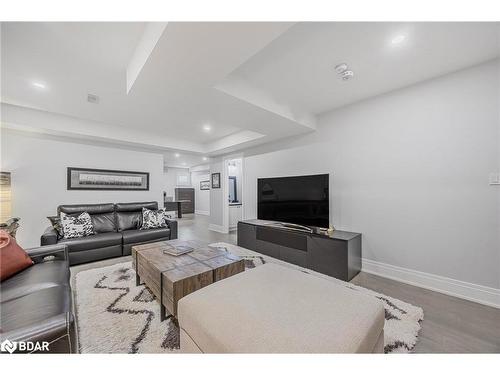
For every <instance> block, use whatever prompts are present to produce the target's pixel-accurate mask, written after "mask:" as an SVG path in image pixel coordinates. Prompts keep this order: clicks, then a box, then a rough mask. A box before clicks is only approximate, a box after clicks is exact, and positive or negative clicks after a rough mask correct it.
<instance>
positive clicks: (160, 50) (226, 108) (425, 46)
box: [1, 22, 500, 167]
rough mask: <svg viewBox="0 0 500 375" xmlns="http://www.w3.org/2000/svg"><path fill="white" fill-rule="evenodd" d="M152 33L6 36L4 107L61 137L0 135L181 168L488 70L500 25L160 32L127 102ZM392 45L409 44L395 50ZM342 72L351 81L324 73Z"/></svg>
mask: <svg viewBox="0 0 500 375" xmlns="http://www.w3.org/2000/svg"><path fill="white" fill-rule="evenodd" d="M147 28H148V24H146V23H111V22H107V23H2V40H1V41H2V45H1V48H2V51H1V52H2V56H1V63H2V64H1V75H2V77H1V78H2V82H1V89H2V90H1V94H2V97H1V101H2V103H5V104H4V105H15V106H20V107H26V108H30V109H35V110H37V109H38V110H42V111H46V112H50V113H56V114H62V115H65V116H67V117H65V118H66V119H67V121H62V123H59V124H58V125H57V126H58V127H57V128H56V125H55V123H56V121H53V120H51V119H50V118H47V119H46V121H44V123H43V126H42V125H40V124H39V123H36V122H34V120H32V123H28V122H29V120H30V119H33V118H34V117H33V111H31V112H30V113H29V115H25V116H23V117H22V118H23V121H24V122H25V123H22V124H21V123H16V121H20V120H19V119H20V118H21V116H19V108H17V109H16V110H15V111H14V110H9V111H4V113H13V114H14V113H16V114H17V115H16V116H14V115H13V117H12V118H8V119H6V118H2V122H3V123H7V122H8V123H9V126H11V127H16V126H24V128H25V129H28V128H29V129H30V131H42V130H43V131H44V132H46V133H50V134H57V133H58V132H59V133H61V134H62V133H64V136H66V137H68V136H70V135H71V134H73V135H74V136H75V137H83V136H85V137H86V139H89V138H91V137H93V136H94V137H96V139H99V140H101V141H102V140H104V141H109V142H113V140H115V141H116V142H121V143H122V144H128V145H131V146H134V145H136V146H138V147H139V146H140V147H142V148H144V147H148V145H149V146H151V148H152V149H154V150H156V152H162V153H163V154H164V155H165V163H166V165H169V166H187V167H190V166H192V165H197V164H201V163H203V162H204V161H203V159H202V158H203V156H211V155H218V154H222V153H227V152H232V151H235V150H238V149H241V148H244V147H248V146H250V145H255V144H259V143H264V142H269V141H272V140H276V139H279V138H282V137H287V136H291V135H297V134H301V133H305V132H311V131H314V128H315V124H316V117H317V116H318V115H320V114H321V113H323V112H326V111H329V110H331V109H334V108H337V107H339V106H343V105H346V104H350V103H353V102H356V101H359V100H363V99H365V98H368V97H371V96H374V95H379V94H381V93H384V92H387V91H391V90H395V89H398V88H401V87H404V86H407V85H411V84H414V83H417V82H420V81H423V80H427V79H430V78H433V77H437V76H440V75H443V74H446V73H449V72H453V71H455V70H458V69H462V68H465V67H468V66H471V65H474V64H478V63H481V62H484V61H487V60H489V59H493V58H495V57H498V56H499V45H500V44H499V30H500V28H499V24H498V23H403V24H402V23H298V24H291V23H278V22H272V23H220V22H213V23H203V22H202V23H167V24H166V27H164V30H163V32H161V33H160V34H159V37H158V38H157V39H155V40H150V42H151V45H153V46H154V48H152V50H151V51H150V54H149V56H146V58H145V60H144V61H145V63H144V64H143V65H142V68H141V69H140V70H139V72H138V74H137V78H136V80H135V82H134V83H133V85H132V87H131V89H130V92H129V93H127V79H126V71H127V67H128V66H129V64H130V63H131V61H132V60H133V58H134V56H135V55H137V51H138V50H139V48H140V46H141V43H142V42H141V41H144V38H146V37H148V36H149V34H148V33H147V32H146V30H147ZM160 30H161V29H160ZM397 35H404V36H405V40H404V42H403V43H401V44H400V45H397V46H394V45H392V44H391V40H392V39H393V38H394V37H395V36H397ZM342 62H345V63H347V64H348V65H349V67H350V68H351V69H352V70H354V72H355V77H354V78H353V79H352V80H350V81H347V82H344V81H341V80H340V79H339V78H338V76H337V75H336V73H335V71H334V69H333V67H334V66H335V65H336V64H338V63H342ZM33 82H39V83H43V84H44V85H46V88H45V89H40V88H36V87H33V85H32V83H33ZM88 93H92V94H96V95H98V96H99V98H100V102H99V104H90V103H88V102H87V101H86V98H87V94H88ZM4 117H5V116H4ZM72 119H74V121H73V120H72ZM77 120H78V122H76V121H77ZM84 121H87V123H85V122H84ZM204 125H210V127H211V130H210V131H208V132H207V131H204V130H203V126H204ZM42 127H43V128H44V129H41V128H42ZM51 127H52V129H50V128H51ZM84 128H85V129H84ZM175 153H179V154H180V155H181V156H180V157H175V156H174V154H175ZM183 163H186V164H185V165H183Z"/></svg>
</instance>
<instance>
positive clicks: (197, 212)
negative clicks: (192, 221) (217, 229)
mask: <svg viewBox="0 0 500 375" xmlns="http://www.w3.org/2000/svg"><path fill="white" fill-rule="evenodd" d="M194 213H195V214H196V215H207V216H210V211H201V210H194Z"/></svg>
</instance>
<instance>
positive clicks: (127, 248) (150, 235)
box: [40, 202, 177, 265]
mask: <svg viewBox="0 0 500 375" xmlns="http://www.w3.org/2000/svg"><path fill="white" fill-rule="evenodd" d="M143 207H146V208H148V209H150V210H157V209H158V202H136V203H116V204H115V203H103V204H85V205H84V204H73V205H61V206H59V207H57V214H58V215H59V214H60V213H61V212H64V213H66V214H68V215H74V214H80V213H82V212H85V211H86V212H88V213H89V214H90V217H91V218H92V223H93V225H94V231H95V232H96V234H94V235H91V236H87V237H81V238H71V239H64V238H60V237H59V236H58V233H57V231H56V230H55V229H54V228H52V227H49V228H47V230H46V231H45V233H44V234H43V235H42V237H41V241H40V242H41V245H42V246H45V245H53V244H56V243H58V244H65V245H67V246H68V254H69V263H70V265H75V264H80V263H86V262H92V261H96V260H101V259H106V258H112V257H118V256H122V255H130V254H131V248H132V246H134V245H137V244H143V243H148V242H156V241H164V240H172V239H175V238H177V221H175V220H168V219H166V223H167V227H166V228H158V229H146V230H140V229H139V228H140V227H141V226H142V208H143Z"/></svg>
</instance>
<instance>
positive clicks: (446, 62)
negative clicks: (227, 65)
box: [228, 22, 500, 114]
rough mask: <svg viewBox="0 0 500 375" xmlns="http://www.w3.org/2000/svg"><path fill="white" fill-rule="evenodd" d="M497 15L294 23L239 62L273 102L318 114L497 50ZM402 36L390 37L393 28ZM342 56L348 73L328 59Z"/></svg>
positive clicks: (241, 75) (244, 75)
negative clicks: (347, 76) (480, 19)
mask: <svg viewBox="0 0 500 375" xmlns="http://www.w3.org/2000/svg"><path fill="white" fill-rule="evenodd" d="M499 25H500V23H473V22H470V23H452V22H449V23H445V22H441V23H431V22H422V23H391V22H379V23H377V22H364V23H363V22H360V23H358V22H346V23H342V22H337V23H331V22H330V23H322V22H318V23H299V24H297V25H295V26H293V27H292V28H291V29H289V30H288V32H287V33H285V34H284V35H283V36H281V37H280V38H278V39H276V40H275V41H273V42H272V43H271V44H269V45H268V46H267V47H266V48H264V49H262V50H261V51H260V52H259V53H258V54H257V55H256V56H254V57H253V58H252V59H250V60H249V61H247V62H246V63H245V64H243V65H241V66H240V67H239V68H238V69H237V70H236V71H235V72H233V74H232V75H231V76H230V77H228V80H231V79H234V80H240V81H245V82H247V84H248V85H249V86H252V87H254V88H258V89H259V90H262V91H264V92H267V93H268V95H270V96H271V97H273V98H274V100H276V101H277V102H281V103H287V104H288V105H289V106H291V107H293V108H300V109H301V110H303V111H306V112H310V113H313V114H320V113H323V112H326V111H329V110H332V109H334V108H337V107H340V106H344V105H346V104H350V103H353V102H356V101H359V100H362V99H365V98H368V97H371V96H375V95H379V94H381V93H384V92H388V91H392V90H395V89H398V88H401V87H404V86H408V85H411V84H414V83H417V82H420V81H423V80H427V79H430V78H433V77H437V76H440V75H443V74H446V73H450V72H453V71H455V70H459V69H463V68H464V67H468V66H472V65H475V64H478V63H481V62H484V61H487V60H490V59H493V58H495V57H498V56H499V46H500V44H499V40H500V39H499V35H500V34H499V33H500V27H499ZM399 35H403V36H405V40H404V42H402V43H401V44H399V45H393V44H392V43H391V41H392V39H393V38H395V37H396V36H399ZM340 63H347V64H348V66H349V69H352V70H353V71H354V74H355V77H354V79H352V80H350V81H347V82H344V81H342V80H340V79H339V77H338V76H337V75H336V74H335V71H334V67H335V65H337V64H340Z"/></svg>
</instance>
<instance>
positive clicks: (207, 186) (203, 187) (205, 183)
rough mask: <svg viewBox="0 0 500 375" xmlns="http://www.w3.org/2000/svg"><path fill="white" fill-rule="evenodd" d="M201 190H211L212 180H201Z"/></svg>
mask: <svg viewBox="0 0 500 375" xmlns="http://www.w3.org/2000/svg"><path fill="white" fill-rule="evenodd" d="M200 190H210V181H200Z"/></svg>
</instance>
